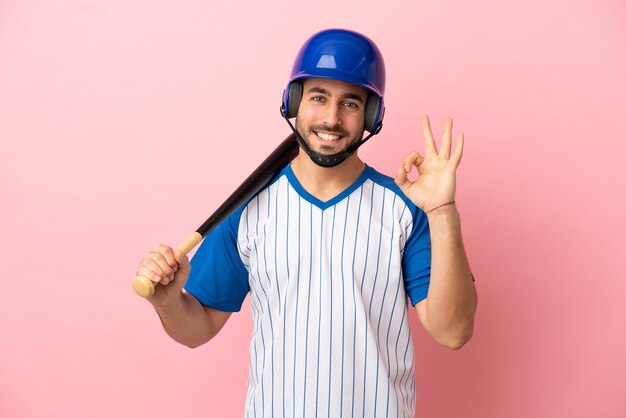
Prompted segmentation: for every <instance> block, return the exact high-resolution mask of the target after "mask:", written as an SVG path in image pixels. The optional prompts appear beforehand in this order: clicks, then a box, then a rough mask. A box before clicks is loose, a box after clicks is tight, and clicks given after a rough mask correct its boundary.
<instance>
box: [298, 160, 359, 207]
mask: <svg viewBox="0 0 626 418" xmlns="http://www.w3.org/2000/svg"><path fill="white" fill-rule="evenodd" d="M291 169H292V170H293V173H294V175H295V176H296V178H297V179H298V181H299V182H300V185H301V186H302V187H304V189H305V190H306V191H307V192H309V193H310V194H311V195H313V196H315V198H317V199H319V200H321V201H322V202H326V201H328V200H330V199H332V198H333V197H335V196H337V195H338V194H339V193H341V192H343V191H344V190H345V189H347V188H348V187H350V185H352V183H354V182H355V181H356V179H358V178H359V176H360V175H361V173H363V170H365V163H364V162H363V161H361V159H360V158H359V156H358V153H356V152H355V153H354V154H352V155H351V156H350V157H348V158H347V159H346V160H345V161H344V162H342V163H341V164H339V165H337V166H335V167H321V166H319V165H317V164H315V163H314V162H313V161H311V158H309V156H308V155H307V154H306V153H305V152H304V150H302V148H300V151H299V153H298V156H297V157H296V159H295V160H293V162H292V163H291Z"/></svg>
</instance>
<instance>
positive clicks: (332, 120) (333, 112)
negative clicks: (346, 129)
mask: <svg viewBox="0 0 626 418" xmlns="http://www.w3.org/2000/svg"><path fill="white" fill-rule="evenodd" d="M322 119H323V120H322V122H324V123H325V124H326V125H327V126H329V127H333V126H340V125H341V122H342V119H341V105H335V104H331V105H329V106H326V109H325V112H324V115H323V118H322Z"/></svg>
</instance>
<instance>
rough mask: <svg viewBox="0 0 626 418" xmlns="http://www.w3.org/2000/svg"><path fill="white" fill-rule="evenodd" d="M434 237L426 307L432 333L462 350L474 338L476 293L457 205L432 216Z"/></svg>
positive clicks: (430, 221)
mask: <svg viewBox="0 0 626 418" xmlns="http://www.w3.org/2000/svg"><path fill="white" fill-rule="evenodd" d="M428 222H429V227H430V237H431V251H432V256H431V257H432V261H431V281H430V287H429V290H428V298H427V303H426V314H427V315H426V317H427V321H428V326H429V328H430V329H429V331H430V333H431V335H432V336H433V338H435V340H437V341H438V342H440V343H442V344H444V345H446V346H448V347H451V348H459V347H461V346H462V345H463V344H465V343H466V342H467V341H468V340H469V339H470V338H471V336H472V332H473V327H474V313H475V311H476V302H477V296H476V290H475V288H474V283H473V280H472V276H471V272H470V268H469V264H468V261H467V256H466V254H465V249H464V247H463V240H462V237H461V220H460V217H459V213H458V211H457V210H456V207H455V206H454V205H449V206H445V207H442V208H440V209H437V210H435V211H433V212H432V213H430V214H429V215H428Z"/></svg>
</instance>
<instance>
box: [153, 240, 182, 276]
mask: <svg viewBox="0 0 626 418" xmlns="http://www.w3.org/2000/svg"><path fill="white" fill-rule="evenodd" d="M156 249H157V251H156V252H158V253H161V255H163V257H165V261H166V262H167V264H168V265H169V266H170V267H171V268H172V269H173V270H174V271H176V270H177V269H178V261H176V258H175V257H174V250H173V249H172V247H169V246H167V245H163V244H161V245H159V246H157V248H156Z"/></svg>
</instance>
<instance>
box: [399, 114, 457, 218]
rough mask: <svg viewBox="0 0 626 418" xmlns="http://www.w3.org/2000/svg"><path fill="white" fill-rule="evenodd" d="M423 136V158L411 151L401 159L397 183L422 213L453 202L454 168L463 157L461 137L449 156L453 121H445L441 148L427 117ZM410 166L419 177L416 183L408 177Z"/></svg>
mask: <svg viewBox="0 0 626 418" xmlns="http://www.w3.org/2000/svg"><path fill="white" fill-rule="evenodd" d="M421 122H422V135H423V136H424V150H425V154H426V156H425V157H424V156H422V155H421V154H420V153H418V152H417V151H413V152H411V153H410V154H409V155H407V156H406V157H405V158H404V161H403V164H402V166H401V167H400V168H399V169H398V175H397V176H396V179H395V181H396V184H397V185H398V186H400V189H401V190H402V192H403V193H404V194H405V195H406V196H407V197H408V198H409V199H411V201H412V202H413V203H415V205H417V206H418V207H419V208H421V209H422V210H423V211H424V212H429V211H431V210H433V209H436V208H437V207H439V206H441V205H445V204H446V203H450V202H452V201H454V194H455V191H456V169H457V167H458V166H459V163H460V162H461V157H462V155H463V134H462V133H460V134H459V135H458V136H457V139H456V146H455V148H454V152H453V153H452V154H450V149H451V146H452V118H446V120H445V123H444V132H443V137H442V139H441V147H440V148H439V150H438V149H437V143H436V142H435V139H434V138H433V134H432V131H431V129H430V122H429V121H428V116H426V115H424V116H422V121H421ZM413 166H415V167H416V168H417V172H418V174H419V176H418V177H417V179H415V181H411V180H410V179H409V178H408V173H410V172H411V170H412V169H413Z"/></svg>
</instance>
